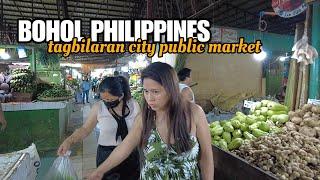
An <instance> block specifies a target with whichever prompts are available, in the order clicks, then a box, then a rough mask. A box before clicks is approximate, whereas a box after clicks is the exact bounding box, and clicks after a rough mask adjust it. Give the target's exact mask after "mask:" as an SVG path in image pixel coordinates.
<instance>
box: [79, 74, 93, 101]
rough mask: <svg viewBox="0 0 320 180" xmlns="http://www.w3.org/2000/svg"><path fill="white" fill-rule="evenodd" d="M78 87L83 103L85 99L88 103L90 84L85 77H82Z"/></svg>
mask: <svg viewBox="0 0 320 180" xmlns="http://www.w3.org/2000/svg"><path fill="white" fill-rule="evenodd" d="M80 87H81V90H82V103H83V104H84V103H85V100H87V101H86V102H87V103H89V91H90V89H91V84H90V82H89V80H88V78H87V77H84V79H83V81H82V83H81V85H80Z"/></svg>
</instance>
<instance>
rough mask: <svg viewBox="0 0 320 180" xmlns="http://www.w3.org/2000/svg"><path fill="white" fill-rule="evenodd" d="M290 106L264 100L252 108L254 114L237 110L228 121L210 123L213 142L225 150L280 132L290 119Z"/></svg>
mask: <svg viewBox="0 0 320 180" xmlns="http://www.w3.org/2000/svg"><path fill="white" fill-rule="evenodd" d="M287 110H288V108H287V107H286V106H284V105H281V104H279V103H276V102H273V101H268V100H263V101H261V102H259V103H257V105H256V107H255V108H253V109H251V111H252V114H250V115H247V116H246V115H245V114H243V113H242V112H237V113H236V116H235V117H233V118H232V119H230V120H227V121H220V122H218V121H215V122H213V123H211V124H210V132H211V136H212V144H214V145H216V146H218V147H220V148H221V149H223V150H233V149H237V148H239V147H240V146H241V144H242V143H243V141H244V140H253V139H255V138H258V137H261V136H264V135H267V134H269V133H277V132H280V131H281V129H280V128H279V127H282V125H283V124H284V123H286V122H287V121H288V115H287Z"/></svg>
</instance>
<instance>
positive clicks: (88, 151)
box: [71, 96, 97, 179]
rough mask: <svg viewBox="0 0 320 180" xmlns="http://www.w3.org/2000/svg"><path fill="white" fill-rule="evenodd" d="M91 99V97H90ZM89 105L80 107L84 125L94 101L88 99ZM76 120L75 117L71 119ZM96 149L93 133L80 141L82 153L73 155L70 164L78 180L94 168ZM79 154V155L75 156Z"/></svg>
mask: <svg viewBox="0 0 320 180" xmlns="http://www.w3.org/2000/svg"><path fill="white" fill-rule="evenodd" d="M90 97H92V96H90ZM89 102H91V103H90V104H84V105H80V107H81V109H80V112H82V113H81V123H82V124H83V123H85V121H86V119H87V117H88V115H89V112H90V109H91V106H92V105H93V103H94V102H95V100H94V99H92V98H90V99H89ZM73 118H76V117H73ZM96 149H97V139H96V137H95V132H92V133H91V134H90V135H89V136H88V137H86V138H85V139H84V140H83V141H82V149H81V150H82V152H81V153H75V156H72V157H71V159H72V163H73V165H74V168H75V171H76V172H77V175H78V177H79V179H84V177H86V175H87V174H88V173H90V172H92V170H93V169H95V168H96ZM77 154H79V155H77Z"/></svg>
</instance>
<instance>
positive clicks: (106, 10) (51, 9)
mask: <svg viewBox="0 0 320 180" xmlns="http://www.w3.org/2000/svg"><path fill="white" fill-rule="evenodd" d="M4 6H5V7H4V8H6V7H13V8H14V7H15V6H13V5H10V4H4ZM18 7H20V8H30V7H26V6H21V5H18ZM68 7H74V6H70V5H68ZM33 8H34V10H39V11H45V9H44V8H40V7H33ZM77 8H83V9H88V10H92V11H94V12H90V11H86V13H90V14H94V15H96V14H97V12H96V11H97V9H94V8H87V7H79V6H78V7H77ZM10 10H11V11H14V10H12V9H10ZM10 10H8V9H5V10H4V11H10ZM46 10H50V11H55V12H56V11H57V9H56V8H46ZM20 11H21V12H25V13H28V12H30V11H26V10H21V9H20ZM15 12H16V11H15ZM69 12H70V13H73V12H77V11H74V10H73V11H71V10H69ZM106 12H115V13H124V14H128V12H125V11H121V10H115V9H105V8H101V11H100V13H99V14H101V15H106V16H108V15H109V13H106ZM30 13H31V12H30ZM34 13H37V12H34ZM43 13H45V12H43ZM78 13H81V12H78ZM82 13H83V12H82ZM49 14H50V15H56V14H55V13H49ZM110 15H115V14H110ZM21 16H22V15H21ZM122 17H128V18H129V15H127V16H122Z"/></svg>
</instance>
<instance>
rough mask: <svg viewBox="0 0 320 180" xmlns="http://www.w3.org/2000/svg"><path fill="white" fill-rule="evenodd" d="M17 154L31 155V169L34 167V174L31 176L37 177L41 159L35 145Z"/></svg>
mask: <svg viewBox="0 0 320 180" xmlns="http://www.w3.org/2000/svg"><path fill="white" fill-rule="evenodd" d="M16 153H29V155H30V159H31V167H32V171H31V172H32V174H31V175H29V176H31V177H34V178H35V177H36V176H37V174H38V171H39V168H40V165H41V163H40V157H39V154H38V151H37V148H36V145H35V144H33V143H32V144H31V146H29V147H28V148H26V149H23V150H21V151H17V152H16Z"/></svg>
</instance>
